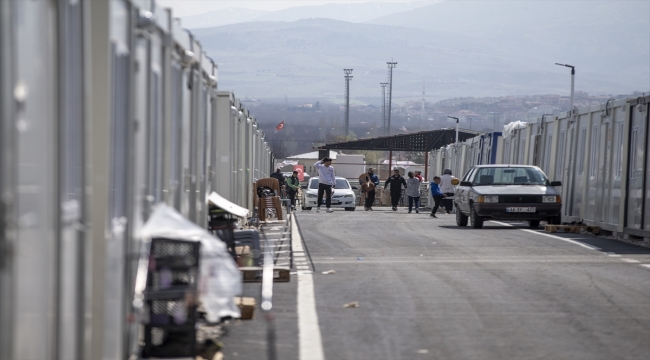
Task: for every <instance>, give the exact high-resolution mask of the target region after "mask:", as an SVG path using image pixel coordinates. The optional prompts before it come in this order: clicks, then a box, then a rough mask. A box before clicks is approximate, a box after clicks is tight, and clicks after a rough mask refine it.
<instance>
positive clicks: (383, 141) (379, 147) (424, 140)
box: [318, 128, 480, 179]
mask: <svg viewBox="0 0 650 360" xmlns="http://www.w3.org/2000/svg"><path fill="white" fill-rule="evenodd" d="M479 134H480V132H478V131H472V130H461V129H458V130H456V129H452V128H448V129H440V130H430V131H420V132H417V133H412V134H403V135H392V136H382V137H376V138H371V139H361V140H354V141H346V142H340V143H334V144H325V145H323V146H321V147H319V148H318V149H319V150H321V151H324V152H327V151H329V150H332V149H336V150H371V151H390V155H389V156H388V163H389V165H388V168H389V169H392V168H393V166H392V165H393V164H392V162H393V151H415V152H424V153H425V163H424V177H425V178H427V179H428V177H429V151H431V150H433V149H439V148H441V147H443V146H447V145H450V144H453V143H455V142H456V135H458V141H465V140H467V139H471V138H473V137H475V136H477V135H479Z"/></svg>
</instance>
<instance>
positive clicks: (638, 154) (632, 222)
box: [626, 105, 647, 229]
mask: <svg viewBox="0 0 650 360" xmlns="http://www.w3.org/2000/svg"><path fill="white" fill-rule="evenodd" d="M637 106H638V105H637ZM636 108H637V107H636V106H635V107H632V108H630V112H631V117H632V121H631V126H630V138H629V139H630V142H629V143H630V152H629V162H628V184H627V224H626V226H627V227H628V228H631V229H641V228H642V226H643V211H644V206H643V205H644V204H643V203H644V199H645V197H646V194H645V193H644V186H645V169H644V166H645V163H646V149H647V148H646V136H647V134H646V117H647V116H646V113H645V112H640V111H638V110H636Z"/></svg>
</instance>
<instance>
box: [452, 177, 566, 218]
mask: <svg viewBox="0 0 650 360" xmlns="http://www.w3.org/2000/svg"><path fill="white" fill-rule="evenodd" d="M561 185H562V184H561V183H560V182H559V181H552V182H551V181H549V180H548V179H547V177H546V175H545V174H544V172H543V171H542V170H541V169H540V168H538V167H537V166H529V165H478V166H475V167H473V168H471V169H470V170H469V171H468V172H467V174H465V176H464V177H463V179H462V181H461V182H460V185H459V186H458V187H457V188H456V192H455V194H454V202H455V204H456V209H457V210H456V224H457V225H458V226H466V225H467V222H468V219H469V221H470V223H471V226H472V227H473V228H475V229H479V228H481V227H483V221H484V220H526V221H528V223H529V224H530V227H531V228H536V227H538V226H539V222H540V220H547V221H549V223H552V224H560V223H561V221H562V218H561V217H562V215H561V209H562V198H561V196H560V192H559V191H558V190H557V189H555V186H561Z"/></svg>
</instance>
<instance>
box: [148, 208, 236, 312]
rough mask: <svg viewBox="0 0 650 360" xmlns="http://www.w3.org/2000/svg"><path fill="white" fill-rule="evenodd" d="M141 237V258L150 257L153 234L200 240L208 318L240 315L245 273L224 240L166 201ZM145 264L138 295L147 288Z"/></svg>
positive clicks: (202, 296) (200, 283) (202, 293)
mask: <svg viewBox="0 0 650 360" xmlns="http://www.w3.org/2000/svg"><path fill="white" fill-rule="evenodd" d="M140 237H141V239H142V240H143V243H144V246H143V256H142V258H141V259H145V258H147V257H148V253H149V250H148V249H150V243H151V239H152V238H158V237H162V238H167V239H177V240H185V241H200V242H201V252H200V254H199V262H200V269H199V279H198V292H199V300H200V301H201V303H202V304H203V308H204V309H205V311H206V313H207V314H206V317H207V320H208V321H210V322H217V321H219V320H220V319H221V318H222V317H225V316H232V317H233V318H238V317H240V312H239V308H238V307H237V305H236V304H235V301H234V297H235V296H238V295H240V294H241V292H242V280H241V275H240V274H239V269H238V268H237V264H236V263H235V261H234V260H233V258H232V256H231V255H230V253H228V250H227V249H226V244H224V243H223V241H221V240H220V239H219V238H218V237H216V236H214V235H212V234H210V233H208V231H207V230H205V229H203V228H201V227H200V226H198V225H196V224H195V223H193V222H191V221H189V220H187V219H186V218H184V217H183V215H181V214H180V213H179V212H177V211H176V209H174V208H172V207H170V206H168V205H165V204H159V205H156V207H155V208H154V211H153V213H152V214H151V216H150V217H149V220H148V221H147V222H146V223H145V224H144V226H143V227H142V230H141V232H140ZM143 265H144V264H142V260H141V263H140V266H139V268H138V275H137V279H136V296H138V293H140V294H142V293H143V292H144V286H145V285H146V275H147V274H146V270H147V267H144V266H143ZM147 266H148V261H147ZM143 272H144V274H143Z"/></svg>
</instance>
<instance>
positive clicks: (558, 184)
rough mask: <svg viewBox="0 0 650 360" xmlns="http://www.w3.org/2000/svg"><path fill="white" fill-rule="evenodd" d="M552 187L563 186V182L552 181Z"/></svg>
mask: <svg viewBox="0 0 650 360" xmlns="http://www.w3.org/2000/svg"><path fill="white" fill-rule="evenodd" d="M551 186H562V182H561V181H551Z"/></svg>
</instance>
